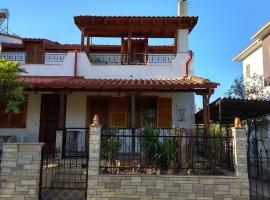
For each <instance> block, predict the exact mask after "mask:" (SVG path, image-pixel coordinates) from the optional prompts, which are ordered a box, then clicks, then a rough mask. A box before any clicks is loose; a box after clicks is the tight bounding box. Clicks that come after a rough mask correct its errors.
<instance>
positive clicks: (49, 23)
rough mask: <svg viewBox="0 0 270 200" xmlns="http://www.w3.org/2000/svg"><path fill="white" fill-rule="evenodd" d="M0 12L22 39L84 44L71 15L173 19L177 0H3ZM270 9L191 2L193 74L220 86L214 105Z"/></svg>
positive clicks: (226, 1) (247, 3)
mask: <svg viewBox="0 0 270 200" xmlns="http://www.w3.org/2000/svg"><path fill="white" fill-rule="evenodd" d="M0 8H8V9H9V12H10V19H9V27H10V30H12V32H14V33H16V34H17V35H19V36H22V37H35V38H37V37H39V38H47V39H50V40H53V41H58V42H60V43H80V32H79V30H78V28H77V27H76V26H75V24H74V21H73V16H76V15H133V16H134V15H135V16H136V15H137V16H138V15H139V16H141V15H146V16H175V15H177V0H39V1H37V0H23V1H22V0H0ZM269 8H270V1H269V0H256V1H252V0H223V1H222V0H189V15H192V16H199V21H198V24H197V26H196V27H195V29H194V30H193V31H192V32H191V34H190V49H191V50H192V51H194V53H195V75H197V76H202V77H204V78H209V79H210V80H211V81H214V82H218V83H220V84H221V85H220V86H219V87H218V88H217V89H216V91H215V94H214V95H213V96H212V99H211V100H212V101H213V100H215V99H216V98H218V97H221V96H224V93H225V92H226V91H227V90H228V89H229V87H230V85H231V84H232V82H233V80H234V79H235V78H236V77H239V76H241V74H242V65H241V63H235V62H232V59H233V57H234V56H235V55H237V54H238V53H239V52H240V51H241V50H242V49H243V48H245V47H246V46H247V45H248V44H250V42H251V41H250V38H251V36H252V35H253V34H254V33H255V32H256V31H257V30H258V29H259V28H260V27H261V26H262V25H264V24H265V23H266V22H267V21H268V20H270V13H269ZM113 42H115V41H113ZM155 42H156V41H155ZM168 42H170V41H168ZM94 43H103V44H104V43H106V41H103V40H94ZM199 102H200V101H199Z"/></svg>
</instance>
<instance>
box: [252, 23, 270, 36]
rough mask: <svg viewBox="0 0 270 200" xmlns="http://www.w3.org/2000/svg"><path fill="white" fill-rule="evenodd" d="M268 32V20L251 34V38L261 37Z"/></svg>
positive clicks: (269, 29) (269, 28) (269, 24)
mask: <svg viewBox="0 0 270 200" xmlns="http://www.w3.org/2000/svg"><path fill="white" fill-rule="evenodd" d="M269 33H270V21H268V22H267V23H266V24H265V25H264V26H263V27H262V28H260V29H259V30H258V31H257V32H256V33H255V34H254V35H253V36H252V38H251V39H252V40H258V39H262V38H263V37H264V36H265V35H268V34H269Z"/></svg>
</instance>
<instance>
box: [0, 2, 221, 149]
mask: <svg viewBox="0 0 270 200" xmlns="http://www.w3.org/2000/svg"><path fill="white" fill-rule="evenodd" d="M74 21H75V24H76V25H77V27H78V28H79V29H80V30H81V44H80V45H77V44H75V45H71V44H59V43H57V42H53V41H50V40H47V39H31V38H24V39H23V40H22V44H11V43H4V44H3V45H2V53H1V54H0V57H3V58H6V59H9V60H15V61H19V62H21V64H22V67H23V68H24V69H26V71H27V72H28V73H27V74H23V76H21V78H20V79H21V80H24V81H27V82H29V83H31V84H32V85H33V88H32V89H31V91H28V92H27V94H28V102H27V104H25V105H24V106H23V109H22V112H21V113H20V114H10V113H8V114H6V113H4V109H5V108H4V106H1V107H0V127H1V129H0V135H9V134H10V135H16V136H17V137H18V138H21V139H23V140H24V141H34V142H38V141H40V142H45V143H46V146H47V147H53V146H54V145H55V140H56V138H55V137H56V136H55V135H56V130H59V129H64V128H85V127H88V126H89V124H90V123H91V122H92V119H93V115H94V114H98V115H99V116H100V121H101V124H102V126H103V127H112V128H138V127H143V125H144V124H145V123H147V122H148V123H153V124H154V125H155V126H156V127H158V128H164V129H165V128H171V127H180V128H185V129H194V127H195V122H194V109H195V106H194V95H195V94H197V95H202V97H203V102H204V103H203V104H204V112H203V113H204V124H205V126H206V127H209V121H210V120H209V118H210V117H209V112H208V110H207V105H208V104H209V97H210V95H211V94H212V93H213V91H214V89H215V88H216V87H217V86H218V84H217V83H213V82H210V81H209V80H208V79H205V78H201V77H195V76H194V67H193V61H194V58H193V54H192V52H191V51H190V49H189V34H190V32H191V31H192V30H193V28H194V27H195V25H196V24H197V21H198V17H191V16H187V7H186V1H179V16H174V17H161V16H159V17H149V16H148V17H145V16H138V17H135V16H133V17H129V16H123V17H120V16H76V17H74ZM90 37H118V38H121V44H120V45H92V44H90ZM149 38H173V39H174V44H173V45H168V46H150V45H149V44H148V43H149V42H148V41H149V40H148V39H149ZM78 50H79V51H78ZM77 140H78V141H77V142H78V146H79V147H78V148H82V149H83V148H85V147H86V148H87V144H88V142H86V141H88V133H87V132H84V131H82V132H80V134H79V136H78V137H77Z"/></svg>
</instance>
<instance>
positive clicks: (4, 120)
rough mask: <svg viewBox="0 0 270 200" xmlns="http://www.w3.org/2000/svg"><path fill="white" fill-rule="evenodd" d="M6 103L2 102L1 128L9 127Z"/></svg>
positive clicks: (0, 110) (0, 112)
mask: <svg viewBox="0 0 270 200" xmlns="http://www.w3.org/2000/svg"><path fill="white" fill-rule="evenodd" d="M5 109H6V107H5V105H4V104H3V103H0V128H7V124H8V114H7V113H6V112H5Z"/></svg>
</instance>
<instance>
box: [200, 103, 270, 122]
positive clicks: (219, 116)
mask: <svg viewBox="0 0 270 200" xmlns="http://www.w3.org/2000/svg"><path fill="white" fill-rule="evenodd" d="M209 108H210V111H211V112H210V116H211V121H213V122H214V123H219V124H221V125H222V124H233V123H234V119H235V118H236V117H239V118H240V120H246V119H252V118H258V117H262V116H265V115H269V113H270V101H267V100H249V99H233V98H219V99H217V100H215V101H214V102H212V103H211V104H210V105H209ZM203 116H204V115H203V110H200V111H199V112H197V113H196V114H195V120H196V123H197V124H200V123H203Z"/></svg>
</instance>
